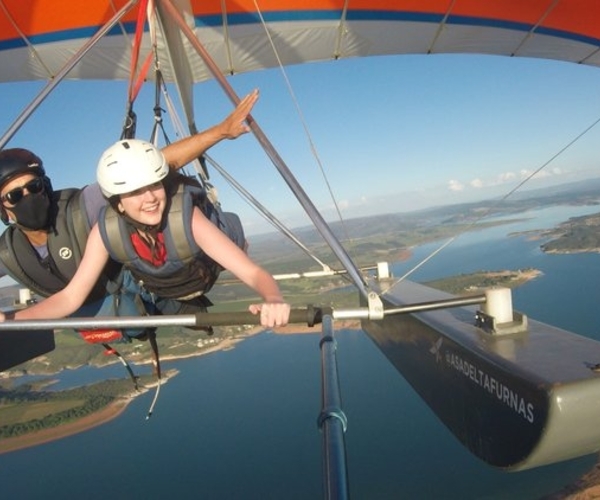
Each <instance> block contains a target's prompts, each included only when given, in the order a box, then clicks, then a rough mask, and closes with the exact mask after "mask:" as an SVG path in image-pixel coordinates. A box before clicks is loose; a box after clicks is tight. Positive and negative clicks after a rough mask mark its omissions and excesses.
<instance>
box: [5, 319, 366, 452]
mask: <svg viewBox="0 0 600 500" xmlns="http://www.w3.org/2000/svg"><path fill="white" fill-rule="evenodd" d="M340 328H345V329H353V328H360V322H359V321H341V322H340ZM266 331H271V332H272V333H274V334H276V335H295V334H306V333H320V328H319V327H318V325H317V326H315V327H312V328H311V327H309V326H301V327H299V326H298V325H289V326H284V327H278V328H274V329H273V330H265V329H264V328H262V327H260V326H258V327H255V328H252V329H250V330H248V331H247V332H245V333H244V336H243V337H235V338H226V339H225V340H223V342H221V343H219V344H218V345H215V346H213V347H209V348H208V349H206V350H203V351H201V352H198V353H192V354H189V355H185V356H164V357H161V360H162V361H173V360H178V359H187V358H193V357H199V356H204V355H206V354H211V353H213V352H218V351H226V350H229V349H233V348H234V347H235V345H236V344H237V343H239V342H242V341H243V340H246V339H247V338H248V337H251V336H254V335H257V334H259V333H263V332H266ZM140 394H141V393H140ZM137 395H138V394H137V393H133V394H132V395H129V396H124V397H123V398H122V399H119V400H117V401H115V402H113V403H110V404H109V405H107V406H106V407H104V408H102V409H101V410H99V411H97V412H94V413H91V414H90V415H86V416H85V417H83V418H80V419H77V420H74V421H73V422H69V423H66V424H63V425H59V426H57V427H52V428H49V429H43V430H41V431H37V432H31V433H28V434H24V435H22V436H16V437H11V438H4V439H0V455H2V454H5V453H10V452H12V451H19V450H23V449H26V448H31V447H34V446H38V445H41V444H46V443H50V442H52V441H56V440H59V439H63V438H66V437H69V436H73V435H75V434H79V433H81V432H85V431H88V430H90V429H93V428H94V427H98V426H100V425H103V424H106V423H108V422H110V421H111V420H113V419H115V418H117V417H119V416H120V415H121V414H122V413H123V412H124V411H125V410H126V409H127V407H128V406H129V403H131V402H132V401H133V400H134V399H135V397H136V396H137Z"/></svg>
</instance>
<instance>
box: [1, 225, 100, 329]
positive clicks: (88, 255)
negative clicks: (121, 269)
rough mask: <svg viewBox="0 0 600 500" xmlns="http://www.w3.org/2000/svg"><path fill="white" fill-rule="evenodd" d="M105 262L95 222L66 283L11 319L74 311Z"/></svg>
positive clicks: (47, 315) (95, 280)
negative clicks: (81, 256) (74, 268)
mask: <svg viewBox="0 0 600 500" xmlns="http://www.w3.org/2000/svg"><path fill="white" fill-rule="evenodd" d="M107 261H108V252H107V251H106V249H105V248H104V243H103V242H102V238H101V237H100V231H99V230H98V225H95V226H94V227H93V228H92V231H91V232H90V235H89V237H88V241H87V244H86V246H85V253H84V255H83V259H82V261H81V264H80V265H79V267H78V268H77V272H76V273H75V276H73V278H72V279H71V281H70V282H69V284H68V285H67V286H66V287H65V288H63V289H62V290H61V291H60V292H58V293H55V294H54V295H52V296H50V297H48V298H47V299H44V300H43V301H41V302H40V303H39V304H36V305H34V306H32V307H29V308H27V309H23V310H21V311H18V312H17V313H16V314H15V319H56V318H64V317H65V316H68V315H69V314H72V313H74V312H75V311H76V310H77V309H79V308H80V307H81V305H82V304H83V302H84V301H85V299H86V297H87V296H88V295H89V294H90V292H91V291H92V288H94V285H95V284H96V282H97V281H98V279H99V278H100V274H101V273H102V269H103V268H104V266H105V265H106V262H107ZM0 321H4V315H1V316H0Z"/></svg>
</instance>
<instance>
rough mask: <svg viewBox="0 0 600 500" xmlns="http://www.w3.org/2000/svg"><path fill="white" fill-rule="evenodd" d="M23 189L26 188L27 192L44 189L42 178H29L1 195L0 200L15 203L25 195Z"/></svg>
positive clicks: (34, 192)
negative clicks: (25, 182)
mask: <svg viewBox="0 0 600 500" xmlns="http://www.w3.org/2000/svg"><path fill="white" fill-rule="evenodd" d="M25 189H27V192H28V193H31V194H39V193H41V192H42V191H43V190H44V180H43V179H42V178H41V177H36V178H35V179H31V180H30V181H29V182H28V183H27V184H23V185H22V186H19V187H17V188H14V189H11V190H10V191H9V192H8V193H6V194H4V195H2V196H1V197H0V200H2V201H8V202H9V203H10V204H11V205H16V204H17V203H19V202H20V201H21V200H22V199H23V196H25V194H24V190H25Z"/></svg>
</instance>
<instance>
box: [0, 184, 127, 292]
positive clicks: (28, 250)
mask: <svg viewBox="0 0 600 500" xmlns="http://www.w3.org/2000/svg"><path fill="white" fill-rule="evenodd" d="M52 207H53V209H54V210H56V217H55V221H54V227H53V228H52V229H51V230H50V231H49V232H48V243H47V247H48V256H47V257H46V258H44V259H42V258H40V256H39V255H38V253H37V252H36V250H35V248H33V246H32V245H31V243H30V242H29V240H28V239H27V237H26V236H25V233H24V232H23V231H22V230H21V229H20V228H19V227H18V226H16V225H14V224H13V225H10V226H9V227H8V228H6V230H5V231H4V233H3V234H2V236H0V260H2V263H3V264H4V266H5V267H6V269H7V271H8V274H9V275H10V276H11V277H12V278H13V279H14V280H15V281H17V282H19V283H22V284H23V285H25V286H27V287H28V288H30V289H31V290H33V291H34V292H35V293H37V294H38V295H41V296H43V297H48V296H50V295H52V294H54V293H56V292H58V291H60V290H62V289H63V288H64V287H65V286H66V285H67V284H68V283H69V281H70V280H71V278H72V277H73V276H74V275H75V272H76V271H77V267H78V266H79V264H80V263H81V259H82V256H83V253H84V251H85V244H86V241H87V237H88V234H89V232H90V225H89V222H88V220H87V215H86V211H85V206H84V202H83V197H82V196H81V190H79V189H63V190H59V191H55V192H54V193H53V199H52ZM119 270H120V266H118V265H117V264H116V263H115V262H113V263H109V265H107V268H105V273H104V275H103V277H102V279H101V280H100V281H99V282H98V283H97V284H96V286H95V287H94V289H93V291H92V292H91V293H90V295H89V296H88V297H87V299H86V303H89V302H93V301H95V300H98V299H100V298H102V297H104V296H105V295H106V294H107V287H108V291H111V290H112V288H111V286H110V285H109V282H110V281H111V280H114V279H115V278H116V276H117V274H118V272H119Z"/></svg>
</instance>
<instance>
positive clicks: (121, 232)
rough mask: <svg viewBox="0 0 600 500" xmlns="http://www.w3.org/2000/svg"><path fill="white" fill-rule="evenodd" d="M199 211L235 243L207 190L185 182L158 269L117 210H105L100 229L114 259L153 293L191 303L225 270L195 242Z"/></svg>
mask: <svg viewBox="0 0 600 500" xmlns="http://www.w3.org/2000/svg"><path fill="white" fill-rule="evenodd" d="M194 207H199V208H200V209H201V210H202V212H203V213H204V214H205V215H206V217H208V218H209V219H210V220H211V221H212V222H213V223H214V224H215V225H216V226H217V227H219V228H220V229H221V230H222V231H223V232H224V233H225V234H227V236H229V237H230V238H231V239H234V237H233V236H232V235H230V234H229V233H228V228H227V226H226V225H225V223H224V221H223V220H222V219H223V217H222V215H223V214H221V213H220V212H219V211H218V210H217V209H216V208H215V207H214V205H212V203H210V202H209V201H208V199H207V197H206V192H205V191H204V189H203V188H202V187H200V186H197V185H195V184H194V185H190V184H188V183H185V182H178V184H177V189H176V191H175V192H174V193H173V194H172V195H171V196H170V197H169V202H168V204H167V208H166V209H165V210H167V212H168V214H167V220H166V224H165V226H164V231H163V236H164V241H165V247H166V252H167V258H166V261H165V263H164V264H162V265H161V266H153V265H152V264H150V263H149V262H147V261H146V260H144V259H142V258H141V257H140V256H139V255H138V254H137V253H136V252H135V249H134V247H133V244H132V243H131V238H130V234H131V232H132V231H135V228H133V227H132V226H131V224H129V223H128V222H127V221H126V220H125V219H124V218H123V217H121V216H120V215H119V214H118V213H117V212H116V211H115V210H114V209H113V208H112V207H110V206H106V207H104V208H103V210H102V212H101V213H100V217H99V219H98V227H99V229H100V234H101V236H102V240H103V242H104V245H105V246H106V249H107V250H108V253H109V254H110V256H111V257H112V258H113V259H114V260H115V261H117V262H120V263H122V264H123V265H124V266H125V267H126V268H127V269H129V270H130V271H131V274H132V275H133V276H134V278H135V279H136V280H137V281H138V282H141V283H142V284H143V286H144V287H145V288H146V289H147V290H148V291H150V292H153V293H155V294H156V295H157V296H159V297H161V298H166V299H178V300H182V301H183V300H189V299H191V298H194V297H197V296H200V295H202V294H204V293H206V292H208V291H209V290H210V289H211V288H212V286H213V285H214V283H215V281H216V280H217V278H218V277H219V273H220V272H221V271H222V270H223V269H222V267H221V266H219V265H218V264H217V263H216V262H215V261H214V260H212V259H211V258H210V257H208V256H207V255H206V254H205V253H204V252H203V251H202V249H201V248H200V247H199V246H198V245H197V244H196V242H195V241H194V237H193V234H192V213H193V209H194ZM228 215H229V214H228ZM227 220H229V219H227ZM238 221H239V219H238ZM240 227H241V224H240ZM242 234H243V232H242ZM237 239H239V238H235V240H237ZM235 240H234V241H235ZM236 243H237V241H236ZM238 244H239V243H238ZM242 244H243V243H242Z"/></svg>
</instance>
